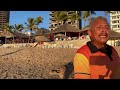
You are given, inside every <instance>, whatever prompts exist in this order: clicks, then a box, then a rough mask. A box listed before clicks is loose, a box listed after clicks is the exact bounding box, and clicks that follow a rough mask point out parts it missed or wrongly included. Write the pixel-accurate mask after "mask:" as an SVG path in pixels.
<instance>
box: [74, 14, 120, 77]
mask: <svg viewBox="0 0 120 90" xmlns="http://www.w3.org/2000/svg"><path fill="white" fill-rule="evenodd" d="M110 31H111V30H110V26H109V23H108V22H107V20H106V18H104V17H102V16H99V17H97V18H95V19H94V20H93V21H91V23H90V30H88V34H89V36H90V39H91V41H89V42H87V44H86V45H84V46H82V47H81V48H80V49H78V51H77V53H76V55H75V57H74V61H73V64H74V78H75V79H115V78H116V79H117V78H119V79H120V70H119V66H120V59H119V56H118V53H117V52H116V50H115V49H114V48H113V47H112V46H109V45H107V44H106V42H107V41H108V39H109V37H110Z"/></svg>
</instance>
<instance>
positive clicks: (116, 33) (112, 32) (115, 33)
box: [110, 31, 120, 37]
mask: <svg viewBox="0 0 120 90" xmlns="http://www.w3.org/2000/svg"><path fill="white" fill-rule="evenodd" d="M110 37H120V33H118V32H115V31H111V33H110Z"/></svg>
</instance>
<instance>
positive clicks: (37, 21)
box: [35, 16, 43, 29]
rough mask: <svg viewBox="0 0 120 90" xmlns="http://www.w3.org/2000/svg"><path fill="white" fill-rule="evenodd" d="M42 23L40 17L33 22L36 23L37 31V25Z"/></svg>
mask: <svg viewBox="0 0 120 90" xmlns="http://www.w3.org/2000/svg"><path fill="white" fill-rule="evenodd" d="M42 21H43V18H42V17H41V16H38V17H37V18H36V19H35V22H36V25H37V29H38V25H39V24H40V23H42Z"/></svg>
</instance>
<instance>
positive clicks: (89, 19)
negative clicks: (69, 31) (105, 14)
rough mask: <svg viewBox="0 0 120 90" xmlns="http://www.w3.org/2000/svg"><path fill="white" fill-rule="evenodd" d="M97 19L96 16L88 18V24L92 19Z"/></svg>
mask: <svg viewBox="0 0 120 90" xmlns="http://www.w3.org/2000/svg"><path fill="white" fill-rule="evenodd" d="M94 19H95V17H92V18H88V25H89V24H90V22H91V21H92V20H94Z"/></svg>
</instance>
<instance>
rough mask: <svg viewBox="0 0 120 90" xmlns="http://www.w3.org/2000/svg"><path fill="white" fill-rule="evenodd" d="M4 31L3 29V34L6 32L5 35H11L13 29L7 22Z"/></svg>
mask: <svg viewBox="0 0 120 90" xmlns="http://www.w3.org/2000/svg"><path fill="white" fill-rule="evenodd" d="M4 29H5V32H6V33H7V32H11V33H13V31H12V29H13V27H12V26H10V25H9V23H8V22H7V23H6V24H5V26H4ZM13 42H14V35H13Z"/></svg>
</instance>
